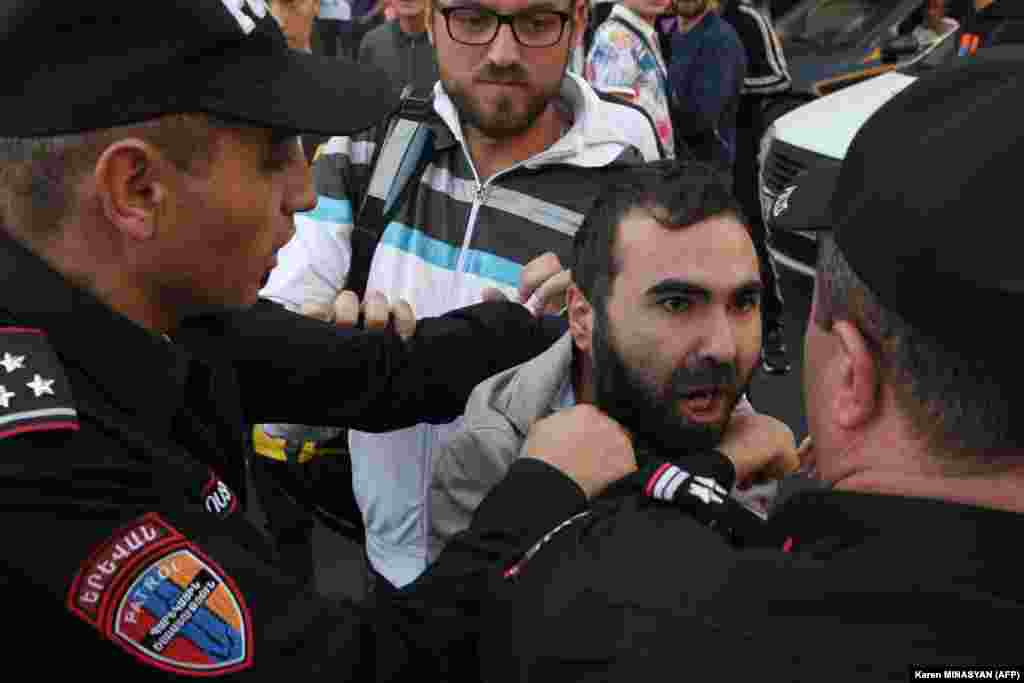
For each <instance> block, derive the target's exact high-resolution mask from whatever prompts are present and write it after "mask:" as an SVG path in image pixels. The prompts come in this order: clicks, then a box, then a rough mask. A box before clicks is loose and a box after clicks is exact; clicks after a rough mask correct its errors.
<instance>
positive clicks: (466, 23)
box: [451, 7, 493, 33]
mask: <svg viewBox="0 0 1024 683" xmlns="http://www.w3.org/2000/svg"><path fill="white" fill-rule="evenodd" d="M451 16H452V19H454V20H455V21H456V22H457V23H458V24H459V27H460V28H461V29H462V30H464V31H467V32H470V33H483V32H485V31H488V30H490V28H491V24H492V22H493V17H492V16H491V15H490V14H488V13H487V12H484V11H483V10H480V9H476V8H473V7H461V8H459V9H456V10H455V11H453V12H452V14H451Z"/></svg>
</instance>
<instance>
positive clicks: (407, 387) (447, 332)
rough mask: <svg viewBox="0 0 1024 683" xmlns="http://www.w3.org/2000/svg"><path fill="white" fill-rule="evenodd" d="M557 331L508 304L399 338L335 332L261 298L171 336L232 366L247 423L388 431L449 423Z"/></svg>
mask: <svg viewBox="0 0 1024 683" xmlns="http://www.w3.org/2000/svg"><path fill="white" fill-rule="evenodd" d="M558 335H559V331H558V330H556V329H553V328H552V326H551V324H550V323H547V324H545V323H541V322H539V321H538V320H536V319H535V318H533V317H532V316H530V314H529V313H528V312H527V311H526V309H525V308H524V307H522V306H520V305H517V304H512V303H500V304H499V303H486V304H478V305H476V306H471V307H468V308H465V309H460V310H458V311H453V312H451V313H449V314H447V315H445V316H441V317H439V318H426V319H423V320H421V321H419V323H418V325H417V330H416V334H415V335H414V336H413V337H412V339H410V340H409V341H408V342H406V343H403V342H402V340H401V339H400V338H399V337H398V336H397V335H396V334H394V333H392V332H365V331H363V330H355V329H341V328H337V327H335V326H333V325H330V324H327V323H324V322H321V321H318V320H312V319H310V318H305V317H303V316H301V315H298V314H294V313H290V312H288V311H286V310H285V309H284V308H283V307H281V306H279V305H277V304H273V303H271V302H269V301H262V302H261V303H260V304H258V305H257V306H256V307H254V308H253V309H251V310H249V311H245V312H242V313H236V314H231V315H219V316H204V317H201V318H196V319H193V320H191V321H188V323H186V325H184V326H183V329H182V330H181V332H180V335H179V337H180V339H181V340H182V341H183V342H184V343H186V344H189V345H194V346H195V347H196V348H197V349H199V350H200V352H201V353H209V354H212V355H214V356H218V357H220V358H222V359H225V360H228V361H229V362H230V363H231V364H232V365H233V366H234V368H235V370H236V372H237V374H238V379H239V385H240V387H241V390H242V397H243V408H244V410H245V417H246V420H247V421H248V422H252V423H264V422H291V423H298V424H316V425H336V426H343V427H350V428H353V429H361V430H364V431H388V430H392V429H400V428H403V427H408V426H411V425H414V424H417V423H419V422H447V421H450V420H451V419H453V418H455V417H456V416H458V415H459V414H460V413H461V412H462V410H463V408H464V406H465V402H466V399H467V398H468V396H469V394H470V392H471V391H472V390H473V387H475V386H476V385H477V384H478V383H479V382H481V381H482V380H484V379H486V378H487V377H489V376H491V375H493V374H495V373H497V372H499V371H501V370H504V369H506V368H508V367H511V366H513V365H517V364H519V363H521V362H524V361H526V360H528V359H530V358H532V357H533V356H535V355H537V354H538V353H540V352H541V351H543V350H544V349H545V348H547V347H548V346H550V344H551V343H552V342H554V340H555V339H556V338H557V337H558Z"/></svg>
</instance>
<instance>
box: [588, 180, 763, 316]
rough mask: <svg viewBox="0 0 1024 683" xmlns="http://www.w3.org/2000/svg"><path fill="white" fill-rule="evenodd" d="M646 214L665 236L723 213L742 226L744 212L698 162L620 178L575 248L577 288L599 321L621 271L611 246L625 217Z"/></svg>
mask: <svg viewBox="0 0 1024 683" xmlns="http://www.w3.org/2000/svg"><path fill="white" fill-rule="evenodd" d="M633 211H645V212H647V213H648V214H649V215H650V216H651V217H652V218H654V219H655V220H657V221H658V222H659V223H661V224H662V225H663V226H665V228H666V229H668V230H674V229H677V228H685V227H688V226H691V225H695V224H697V223H700V222H701V221H704V220H707V219H709V218H712V217H713V216H717V215H719V214H722V213H730V214H733V215H735V216H736V218H737V219H738V220H740V221H741V222H742V223H744V224H746V221H745V219H744V218H743V211H742V209H740V206H739V204H738V203H737V202H736V199H735V198H734V197H733V195H732V192H731V190H730V189H729V185H728V184H727V183H726V182H725V180H724V178H723V177H722V176H721V173H720V172H719V171H716V170H715V169H714V168H713V167H712V166H709V165H707V164H704V163H701V162H697V161H675V160H668V161H656V162H652V163H649V164H643V165H639V166H636V167H633V168H630V169H629V170H628V171H626V172H624V173H623V172H619V175H618V176H617V177H616V179H615V181H614V182H613V183H611V184H609V185H608V186H607V187H605V188H604V189H603V190H602V192H601V196H600V197H599V198H598V199H597V201H596V202H595V203H594V206H593V207H592V208H591V210H590V212H589V213H588V214H587V216H586V218H584V220H583V224H582V225H581V226H580V229H579V231H578V232H577V233H576V238H575V240H574V242H573V265H572V275H573V281H574V282H575V284H576V286H577V287H578V288H579V289H580V291H581V292H583V295H584V296H585V297H586V298H587V301H589V302H590V304H591V306H593V307H594V308H595V310H596V311H597V312H598V314H599V315H603V313H604V310H605V302H606V301H607V299H608V297H609V296H610V295H611V290H612V284H613V282H614V280H615V276H616V274H617V273H618V271H619V264H618V263H617V262H616V259H615V243H616V235H617V234H618V228H619V225H620V224H621V223H622V221H623V219H624V218H625V217H626V216H627V214H629V213H631V212H633Z"/></svg>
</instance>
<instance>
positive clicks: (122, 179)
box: [93, 138, 168, 240]
mask: <svg viewBox="0 0 1024 683" xmlns="http://www.w3.org/2000/svg"><path fill="white" fill-rule="evenodd" d="M165 166H166V161H165V160H164V159H163V157H162V155H161V154H160V153H159V152H158V151H157V150H156V148H155V147H153V146H152V145H150V144H149V143H147V142H144V141H143V140H139V139H135V138H128V139H124V140H118V141H117V142H114V143H112V144H111V145H109V146H108V147H107V148H106V149H104V150H103V153H102V154H100V158H99V160H98V161H97V162H96V167H95V169H94V172H93V178H94V181H95V185H96V193H97V196H98V198H99V201H100V204H101V207H102V210H103V213H104V215H105V216H106V218H107V220H108V221H109V222H110V223H111V225H113V226H114V227H115V228H117V230H118V231H119V232H121V233H122V234H124V235H126V236H128V237H129V238H131V239H135V240H148V239H151V238H152V237H153V236H154V235H155V234H156V226H157V218H158V216H159V214H160V212H161V210H162V209H164V208H165V207H164V204H166V202H167V196H168V193H167V185H166V179H165V178H164V177H163V172H164V168H165Z"/></svg>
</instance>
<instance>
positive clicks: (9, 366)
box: [0, 353, 25, 375]
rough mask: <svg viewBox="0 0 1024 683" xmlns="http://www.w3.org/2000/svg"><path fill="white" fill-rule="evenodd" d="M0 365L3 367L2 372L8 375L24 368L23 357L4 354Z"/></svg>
mask: <svg viewBox="0 0 1024 683" xmlns="http://www.w3.org/2000/svg"><path fill="white" fill-rule="evenodd" d="M0 365H2V366H4V370H6V371H7V374H8V375H9V374H11V373H12V372H14V371H15V370H17V369H18V368H23V367H25V356H12V355H11V354H9V353H5V354H4V359H3V360H0Z"/></svg>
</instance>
